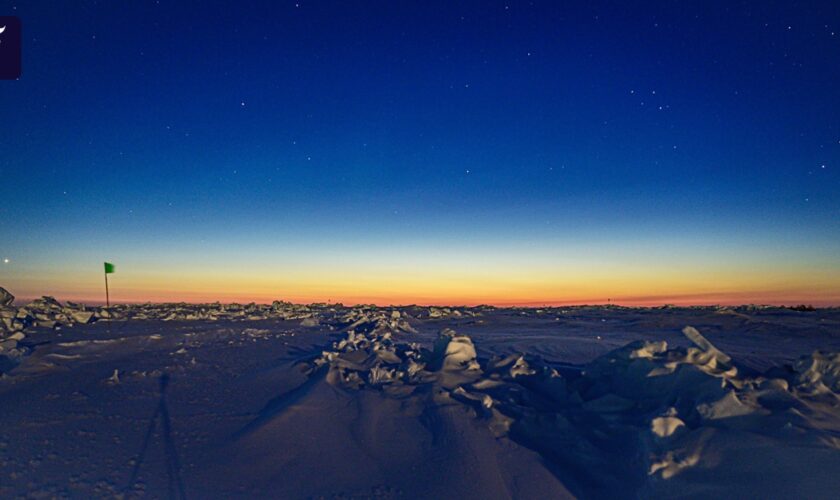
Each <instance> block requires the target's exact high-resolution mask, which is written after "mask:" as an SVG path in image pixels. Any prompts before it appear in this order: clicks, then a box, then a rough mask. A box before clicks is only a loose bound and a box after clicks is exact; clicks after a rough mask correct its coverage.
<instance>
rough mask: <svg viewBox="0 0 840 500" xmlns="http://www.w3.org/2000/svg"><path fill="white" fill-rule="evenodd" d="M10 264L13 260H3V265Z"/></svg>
mask: <svg viewBox="0 0 840 500" xmlns="http://www.w3.org/2000/svg"><path fill="white" fill-rule="evenodd" d="M9 262H11V260H9V259H8V257H7V258H5V259H3V264H8V263H9Z"/></svg>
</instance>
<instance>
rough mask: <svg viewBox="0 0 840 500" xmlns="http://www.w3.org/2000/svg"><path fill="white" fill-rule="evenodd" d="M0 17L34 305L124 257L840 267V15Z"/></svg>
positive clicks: (712, 7) (367, 8)
mask: <svg viewBox="0 0 840 500" xmlns="http://www.w3.org/2000/svg"><path fill="white" fill-rule="evenodd" d="M0 10H2V13H3V14H4V15H5V14H12V15H17V16H19V17H21V19H22V21H23V29H24V59H23V61H24V68H23V76H22V78H21V79H20V81H17V82H0V105H1V106H2V109H3V115H2V116H3V117H4V119H3V124H2V125H0V130H1V131H2V135H0V147H1V148H2V151H3V152H4V154H3V158H2V160H0V174H2V178H3V183H2V185H0V199H2V200H3V202H2V207H0V239H2V243H0V251H2V252H3V253H4V255H9V256H11V257H10V259H11V260H13V261H14V262H13V263H17V267H13V266H9V265H7V266H6V268H5V272H6V273H7V274H8V276H9V277H8V279H10V280H13V281H14V282H15V283H17V284H18V286H20V287H22V288H24V289H25V290H26V292H30V291H31V292H32V293H33V294H34V293H35V289H36V288H38V287H42V286H43V285H44V283H48V282H49V278H48V277H47V276H46V275H43V276H42V275H40V274H39V273H38V270H39V269H44V268H45V266H47V267H49V266H53V269H59V268H60V269H64V268H67V267H73V268H76V267H79V266H81V267H84V266H87V265H91V264H89V263H96V265H99V263H100V262H101V260H102V259H103V258H106V257H109V256H114V255H116V256H118V257H110V258H114V259H118V258H122V259H123V260H124V261H129V262H131V261H132V260H136V261H137V263H136V266H135V268H136V269H152V268H154V267H155V263H156V262H158V264H160V263H159V260H165V261H169V262H172V261H193V262H195V261H196V259H198V260H199V261H200V262H201V264H200V265H199V264H196V266H195V268H194V269H193V271H194V272H195V273H201V272H204V271H208V270H210V269H219V267H223V266H224V265H225V263H226V262H229V259H230V258H235V257H236V256H243V257H244V258H247V259H271V258H272V257H271V256H272V255H276V258H277V259H285V258H289V257H290V256H291V257H294V256H300V255H318V252H324V251H325V249H331V250H330V251H334V252H335V253H333V254H330V253H327V254H324V255H325V257H324V258H328V257H329V256H330V255H332V256H333V257H334V256H335V255H338V254H340V248H341V247H342V246H344V247H346V248H350V249H351V250H352V251H351V252H350V254H352V255H356V257H355V258H351V259H348V265H351V266H355V265H358V266H361V267H364V266H366V265H368V266H373V265H374V263H375V261H376V260H377V257H376V256H377V255H379V254H378V253H377V252H380V251H381V248H383V245H384V246H385V247H388V248H391V251H389V253H388V255H389V256H390V258H392V259H393V262H394V263H395V265H399V264H400V262H404V264H405V265H407V266H410V265H411V262H413V261H412V257H411V256H412V255H415V254H414V253H412V252H417V253H421V254H425V253H426V252H427V251H432V252H438V253H437V255H439V259H440V260H441V263H442V265H443V264H446V263H447V262H450V261H451V262H455V261H457V258H456V257H453V256H454V255H456V254H458V255H460V254H459V253H458V252H463V253H464V254H466V255H470V254H477V255H484V256H487V255H491V256H496V255H513V256H517V255H518V256H520V258H519V259H518V260H519V261H528V260H531V259H532V258H537V260H539V259H541V258H542V259H544V261H545V263H546V265H549V266H550V265H551V262H552V256H556V257H558V259H560V260H561V261H562V260H563V259H564V258H566V259H567V260H568V259H571V258H572V255H577V254H574V253H572V254H569V255H558V254H557V252H558V251H560V253H561V254H562V249H564V248H571V247H574V248H577V249H579V251H580V252H581V253H583V254H586V253H590V252H589V251H588V250H587V249H591V251H592V252H595V253H596V254H597V253H598V251H604V255H605V256H604V257H603V258H604V259H605V261H596V262H594V263H589V264H588V265H591V266H594V268H598V267H600V265H601V264H605V265H607V264H608V265H617V266H620V265H621V264H622V263H624V264H625V265H626V266H630V267H633V266H635V265H637V264H638V263H639V262H638V261H632V260H628V261H623V260H622V259H623V257H622V256H621V255H622V253H623V249H625V248H630V247H632V248H636V249H637V250H638V253H639V254H640V255H643V254H645V253H650V252H654V253H656V252H660V253H661V254H662V256H663V257H664V260H660V263H661V265H662V266H663V269H662V272H663V273H665V274H669V275H670V274H673V272H674V269H673V266H679V265H682V264H681V262H682V261H690V262H698V261H702V260H703V258H704V256H705V257H706V258H709V259H710V262H714V263H715V265H716V266H717V267H716V269H718V268H720V267H721V266H724V267H725V266H726V265H730V264H731V265H732V266H747V267H749V266H751V265H753V266H758V267H755V268H754V271H755V273H757V274H760V273H762V272H764V271H762V270H763V269H765V268H766V269H779V268H780V267H781V268H785V266H787V268H786V269H788V271H790V273H791V274H792V275H795V274H796V272H794V270H795V269H797V268H796V266H798V265H801V264H802V263H803V262H805V263H809V262H810V263H813V265H815V266H817V267H820V268H822V270H823V274H824V275H825V273H828V275H830V276H834V274H832V273H837V272H838V271H840V262H838V258H837V257H836V255H837V253H838V252H840V224H839V223H838V220H840V196H838V194H840V90H838V88H840V83H838V82H840V4H837V3H836V2H802V3H797V2H761V5H758V2H659V3H653V2H644V3H643V4H641V5H634V4H632V3H628V2H579V3H566V2H556V1H553V2H493V1H482V2H429V1H424V2H347V1H344V2H309V1H300V2H294V1H292V2H200V3H199V2H195V3H190V2H174V1H172V2H170V1H161V2H132V3H130V4H126V3H117V2H68V3H66V4H64V3H62V4H61V5H56V4H55V3H54V2H21V3H20V4H15V3H14V2H12V3H6V4H4V7H2V9H0ZM406 248H413V249H415V250H406ZM435 248H437V249H438V250H435ZM255 249H258V250H255ZM604 249H608V250H604ZM401 252H402V253H401ZM152 254H153V255H155V256H156V257H155V258H149V257H148V256H149V255H152ZM401 256H402V257H401ZM535 256H536V257H535ZM403 257H404V258H403ZM144 258H145V259H147V260H144ZM488 259H489V257H488ZM489 260H491V261H493V262H495V261H494V260H493V259H489ZM451 262H450V263H451ZM564 262H566V261H564ZM756 263H758V264H756ZM302 265H308V266H315V267H317V266H319V264H318V261H317V259H315V258H314V257H313V261H312V262H309V261H307V263H305V264H302ZM499 265H502V266H507V267H508V268H510V265H511V263H509V262H508V263H505V262H502V263H501V264H499ZM566 265H574V264H568V262H567V264H566ZM651 265H652V264H651ZM705 265H706V264H704V265H702V266H700V265H698V266H699V267H698V266H695V267H692V268H691V269H689V270H687V271H686V272H687V273H688V274H689V275H692V276H694V275H696V274H702V273H703V272H704V269H705V267H704V266H705ZM488 266H489V265H488ZM667 266H672V268H667V269H666V268H665V267H667ZM762 266H763V267H762ZM652 269H654V272H655V271H656V266H653V267H652ZM277 272H278V273H282V272H283V270H282V269H278V270H277ZM493 272H494V270H493V269H491V267H487V268H486V269H485V270H483V271H482V273H484V274H490V275H492V273H493ZM523 272H524V271H523ZM576 272H578V273H580V274H581V276H585V275H586V267H585V266H583V267H582V268H581V269H577V271H576ZM786 276H787V275H786ZM500 279H501V278H500ZM744 279H746V278H744ZM786 280H787V281H786ZM747 281H749V280H747ZM789 282H790V278H780V280H777V281H776V282H774V283H775V285H773V286H776V287H777V288H778V289H779V290H781V289H782V288H784V287H785V286H788V285H790V286H792V285H791V284H790V283H789ZM138 283H139V282H138ZM144 283H145V282H144ZM800 285H801V284H800ZM144 286H146V285H142V286H141V285H140V284H138V285H137V287H138V289H141V288H143V287H144ZM407 286H408V285H407ZM441 286H443V285H441ZM476 286H478V285H476ZM558 286H560V285H558ZM710 286H711V285H709V286H706V287H705V288H702V287H701V288H702V290H700V289H698V291H703V292H704V293H714V292H715V291H716V289H714V286H711V289H710V288H709V287H710ZM751 286H753V288H750V290H753V289H755V290H758V291H761V290H759V289H760V288H761V287H762V286H765V285H756V284H753V285H751ZM766 286H770V285H766ZM755 287H758V288H755ZM281 288H282V287H281ZM724 288H727V289H733V290H734V289H737V286H736V285H734V284H732V285H731V286H728V287H724ZM64 289H65V288H62V290H64ZM66 289H67V290H68V293H71V291H70V288H66ZM319 290H323V288H319ZM502 290H504V287H502ZM832 290H834V289H832ZM834 292H838V290H834V291H833V292H832V293H834ZM72 293H77V294H83V291H78V290H77V289H76V288H73V289H72ZM139 293H140V292H138V294H139ZM360 293H361V292H360ZM429 293H432V292H429ZM523 293H524V292H523ZM639 293H640V294H641V293H642V292H641V291H639ZM663 293H664V292H663ZM525 295H527V294H525ZM138 296H139V295H138Z"/></svg>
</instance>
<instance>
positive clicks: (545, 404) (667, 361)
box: [0, 297, 840, 498]
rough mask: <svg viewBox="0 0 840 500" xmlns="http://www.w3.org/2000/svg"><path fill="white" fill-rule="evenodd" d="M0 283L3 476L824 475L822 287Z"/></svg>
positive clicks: (832, 443) (748, 482)
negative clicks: (306, 293)
mask: <svg viewBox="0 0 840 500" xmlns="http://www.w3.org/2000/svg"><path fill="white" fill-rule="evenodd" d="M0 299H2V297H0ZM0 304H1V305H0V318H2V326H0V372H2V375H0V377H2V379H0V408H2V412H0V497H3V498H6V497H15V496H47V497H54V496H57V497H64V496H67V497H91V496H107V497H113V496H125V497H138V496H150V497H167V496H169V497H193V498H211V497H232V496H233V497H243V498H244V497H248V498H253V497H271V498H308V497H330V498H332V497H363V498H368V497H379V498H391V497H421V498H441V497H445V496H462V497H469V498H509V497H517V498H546V497H583V498H649V497H671V496H687V497H700V496H709V495H720V496H723V495H735V496H738V497H754V498H769V497H776V498H778V497H802V498H830V497H834V495H835V494H836V492H837V491H840V399H838V394H840V355H838V354H836V353H837V352H838V351H840V328H839V327H840V311H838V310H826V309H824V310H818V311H814V312H796V311H789V310H784V309H778V308H757V307H742V308H662V309H631V308H619V307H575V308H544V309H496V308H492V307H475V308H463V307H458V308H429V307H399V308H392V307H389V308H377V307H373V306H359V307H343V306H340V305H327V304H314V305H309V306H303V305H295V304H289V303H284V302H275V303H274V304H272V305H254V304H251V305H221V304H208V305H186V304H164V305H152V304H148V305H137V306H115V307H112V308H110V309H104V308H86V307H84V306H81V305H73V304H60V303H58V302H57V301H54V300H53V299H49V298H44V299H41V300H39V301H36V302H34V303H32V304H29V305H27V306H25V307H15V306H13V305H12V303H11V301H6V303H3V300H0ZM686 325H693V326H686Z"/></svg>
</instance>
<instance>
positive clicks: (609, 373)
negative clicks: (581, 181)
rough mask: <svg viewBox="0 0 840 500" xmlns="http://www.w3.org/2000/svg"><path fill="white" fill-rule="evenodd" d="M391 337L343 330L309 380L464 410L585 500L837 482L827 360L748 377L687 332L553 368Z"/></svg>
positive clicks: (838, 455)
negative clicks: (727, 480)
mask: <svg viewBox="0 0 840 500" xmlns="http://www.w3.org/2000/svg"><path fill="white" fill-rule="evenodd" d="M391 333H392V331H391V330H389V329H380V330H370V331H368V332H366V333H359V332H356V331H354V330H352V329H350V330H348V331H347V332H346V336H345V338H343V339H342V340H340V341H338V342H336V343H335V344H334V345H333V349H332V350H330V351H325V352H324V353H323V354H322V355H321V356H320V357H318V358H317V359H315V360H313V361H312V362H311V364H310V368H309V373H310V374H312V375H314V374H316V373H324V372H323V370H324V369H326V373H325V376H326V378H327V381H328V382H329V383H330V384H332V385H333V386H335V387H337V388H339V389H341V390H360V389H365V388H368V389H373V390H378V391H381V392H382V393H383V394H384V395H386V396H387V397H393V398H408V397H420V398H425V399H426V400H427V404H430V405H433V406H435V405H451V404H460V405H466V406H467V407H469V408H470V409H471V411H472V412H473V413H474V415H475V416H476V417H477V418H479V419H481V420H483V421H485V422H486V423H487V425H488V427H489V428H490V430H491V431H492V432H493V433H495V434H496V435H497V436H503V435H507V436H509V437H510V438H511V439H513V440H515V441H517V442H519V443H521V444H524V445H525V446H528V447H529V448H532V449H534V450H536V451H538V452H540V453H541V454H542V455H543V456H544V457H546V458H547V459H549V460H552V461H555V462H559V463H560V464H561V465H562V467H563V468H564V469H565V470H572V471H575V473H576V477H575V478H574V480H575V481H582V482H583V483H584V484H589V485H597V486H592V488H595V489H594V490H588V491H589V492H590V493H596V494H604V495H609V494H615V493H617V492H621V491H623V492H624V495H626V493H627V488H629V487H633V488H637V489H638V491H639V492H641V494H642V495H643V496H644V495H655V496H661V495H672V494H677V493H679V494H687V495H688V496H692V495H693V494H697V495H701V494H706V493H708V490H703V489H702V488H701V486H702V487H703V488H706V487H708V485H714V484H715V475H720V474H726V475H727V477H729V476H731V477H747V476H749V475H755V474H757V473H758V474H763V473H766V474H770V475H771V477H768V478H763V479H762V481H761V482H760V484H763V485H765V486H762V487H759V488H758V489H757V490H756V494H759V495H763V494H767V495H770V496H772V494H773V486H772V485H773V483H774V482H775V481H790V480H803V481H804V478H805V475H806V474H811V475H813V474H817V476H819V475H820V474H822V476H823V477H822V481H823V482H822V483H820V482H819V481H820V480H819V479H817V483H816V485H817V486H819V487H823V486H824V485H825V481H827V479H826V477H830V476H831V474H837V473H840V354H837V353H822V352H815V353H813V354H811V355H810V356H806V357H803V358H801V359H800V360H799V361H797V362H796V363H795V364H794V365H793V366H784V367H778V368H774V369H772V370H770V371H768V372H767V373H764V374H757V373H747V372H745V371H743V370H739V368H738V366H737V364H736V363H735V362H734V361H733V360H732V359H731V358H730V357H729V356H728V355H726V354H725V353H723V352H721V351H720V350H719V349H717V348H716V347H715V346H714V345H713V344H712V343H711V342H709V341H708V340H707V339H706V338H705V337H703V336H702V335H701V334H700V332H698V331H697V330H696V329H694V328H692V327H690V326H689V327H686V328H685V329H684V330H683V333H684V335H685V336H686V338H688V339H689V340H690V341H691V343H692V344H693V345H692V346H691V347H688V348H669V347H668V345H667V343H666V342H664V341H662V342H650V341H636V342H631V343H630V344H628V345H626V346H624V347H622V348H619V349H616V350H614V351H612V352H610V353H608V354H606V355H604V356H601V357H599V358H597V359H595V360H593V361H592V362H591V363H589V364H587V365H585V366H583V367H582V368H581V369H580V370H571V369H565V370H563V369H557V368H554V367H552V366H550V365H548V364H547V363H545V362H543V361H542V360H540V359H539V358H537V357H532V356H529V355H527V354H516V355H510V356H506V357H500V358H493V359H489V360H486V361H483V362H482V361H480V360H479V359H478V358H477V356H476V350H475V347H474V345H473V343H472V340H471V339H470V338H469V337H467V336H465V335H460V334H458V333H456V332H454V331H453V330H451V329H445V330H443V331H441V332H440V334H439V336H438V339H437V341H436V342H435V344H434V346H433V348H432V349H431V350H429V349H425V348H423V347H421V346H419V345H417V344H415V343H412V342H397V341H395V340H394V338H393V337H392V335H391ZM561 371H562V372H563V373H561ZM743 450H747V451H746V452H747V453H748V454H749V459H748V460H745V458H747V457H746V456H742V453H744V451H743ZM815 461H816V462H817V463H814V462H815ZM722 467H725V469H722ZM812 467H819V470H820V471H822V472H814V471H810V469H811V468H812ZM723 470H725V471H726V472H725V473H724V472H722V471H723ZM760 471H763V473H762V472H760ZM774 474H775V475H774ZM798 474H801V475H802V476H797V475H798ZM730 487H731V485H730ZM729 491H731V489H730V490H729ZM761 491H763V492H764V493H761ZM802 491H803V492H808V491H812V492H813V493H814V494H815V495H816V496H820V494H819V492H820V491H823V492H824V490H820V489H816V490H814V489H813V488H812V489H810V490H809V488H808V487H804V488H803V490H802Z"/></svg>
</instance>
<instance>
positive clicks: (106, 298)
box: [105, 269, 111, 308]
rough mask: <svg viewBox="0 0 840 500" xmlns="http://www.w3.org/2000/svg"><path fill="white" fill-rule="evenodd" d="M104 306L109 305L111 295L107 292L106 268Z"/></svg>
mask: <svg viewBox="0 0 840 500" xmlns="http://www.w3.org/2000/svg"><path fill="white" fill-rule="evenodd" d="M105 307H109V308H110V307H111V295H110V293H108V270H107V269H106V270H105Z"/></svg>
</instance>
